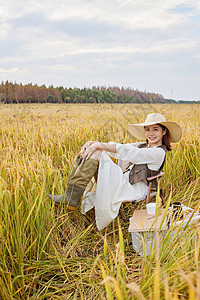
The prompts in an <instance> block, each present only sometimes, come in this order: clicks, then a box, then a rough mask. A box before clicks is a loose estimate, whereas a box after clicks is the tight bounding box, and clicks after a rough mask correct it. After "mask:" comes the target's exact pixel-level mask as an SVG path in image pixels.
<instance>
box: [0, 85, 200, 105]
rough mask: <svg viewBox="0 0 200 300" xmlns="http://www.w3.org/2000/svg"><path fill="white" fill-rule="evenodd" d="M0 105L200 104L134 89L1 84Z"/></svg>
mask: <svg viewBox="0 0 200 300" xmlns="http://www.w3.org/2000/svg"><path fill="white" fill-rule="evenodd" d="M0 103H6V104H9V103H182V104H183V103H190V104H191V103H200V101H190V100H188V101H185V100H179V101H176V100H173V99H166V98H164V97H163V96H162V95H161V94H159V93H153V92H147V91H139V90H138V89H133V88H132V87H121V88H120V87H118V86H114V87H106V86H93V87H92V88H86V87H84V88H78V87H74V88H66V87H63V86H59V87H54V86H53V85H50V86H48V87H47V86H46V85H44V84H43V85H41V86H38V85H37V84H32V83H28V84H25V85H23V84H22V83H19V84H18V83H16V82H15V83H12V82H9V81H8V80H7V81H5V82H3V81H2V82H1V84H0Z"/></svg>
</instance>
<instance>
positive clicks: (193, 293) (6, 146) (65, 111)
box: [0, 104, 200, 299]
mask: <svg viewBox="0 0 200 300" xmlns="http://www.w3.org/2000/svg"><path fill="white" fill-rule="evenodd" d="M154 111H159V112H161V113H164V114H165V116H166V118H167V119H170V120H173V121H177V122H178V123H179V124H180V125H181V127H182V129H183V138H182V140H181V142H179V143H178V144H175V145H174V146H173V151H172V153H169V154H168V157H167V161H166V164H165V169H164V172H165V176H164V180H163V183H162V184H163V187H164V195H165V200H166V201H167V199H168V197H169V195H170V193H171V197H172V201H181V202H182V203H184V204H186V205H189V206H190V207H192V208H195V207H196V206H197V205H198V203H199V199H200V184H199V183H200V179H199V178H200V175H199V173H200V157H199V150H200V142H199V141H200V140H199V136H200V121H199V117H198V116H199V114H200V106H199V105H195V104H192V105H175V104H171V105H169V104H167V105H166V104H162V105H154V104H153V105H136V104H135V105H122V104H121V105H114V104H113V105H110V104H109V105H108V104H105V105H101V104H96V105H63V104H59V105H57V104H56V105H47V104H44V105H1V106H0V117H1V118H0V137H1V142H0V154H1V155H0V159H1V163H0V205H1V209H0V298H1V299H86V298H87V299H105V298H108V299H131V298H133V299H134V298H136V299H145V298H148V299H159V298H160V299H179V298H180V299H198V297H199V298H200V296H199V295H200V284H199V282H200V280H199V279H200V272H199V250H200V242H199V239H198V237H199V234H200V231H199V229H198V228H193V227H191V226H188V228H186V229H185V231H183V230H181V228H179V229H178V230H177V234H176V236H175V237H173V238H172V237H171V236H170V234H172V233H170V231H169V232H168V234H167V237H166V238H165V240H164V242H163V244H162V247H160V248H158V247H157V248H156V247H155V248H154V250H153V251H152V253H151V255H150V256H149V257H144V258H142V257H140V256H138V255H137V253H135V252H134V250H133V249H132V246H131V245H130V241H131V237H130V234H129V233H128V222H125V221H124V220H122V219H120V218H118V220H114V221H113V223H112V224H110V225H109V226H108V227H107V228H106V230H103V231H101V232H99V231H98V230H97V229H96V226H95V224H91V217H90V215H88V216H86V217H85V216H82V215H81V213H80V211H79V209H78V210H76V211H75V212H68V211H67V210H66V209H65V208H63V207H54V206H52V204H51V203H50V201H49V199H48V194H49V193H50V192H52V191H53V192H54V193H55V194H56V193H59V194H60V193H63V192H64V190H65V187H66V185H67V179H68V175H69V172H70V169H71V167H72V164H73V162H74V159H75V155H76V154H77V153H78V152H79V150H80V147H81V145H82V144H83V143H85V142H86V141H87V140H99V141H111V140H114V141H117V142H123V143H125V142H131V141H136V139H134V138H133V137H131V136H130V135H129V134H128V133H127V131H126V126H127V124H129V123H133V122H138V121H139V122H140V121H143V120H144V118H145V116H146V115H147V114H148V113H150V112H154ZM138 207H139V208H144V203H140V204H139V205H138Z"/></svg>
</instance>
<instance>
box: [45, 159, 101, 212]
mask: <svg viewBox="0 0 200 300" xmlns="http://www.w3.org/2000/svg"><path fill="white" fill-rule="evenodd" d="M98 165H99V163H98V161H97V160H94V159H92V158H89V159H87V160H84V159H83V158H82V157H81V156H78V157H77V159H76V162H75V164H74V165H73V167H72V171H71V174H70V176H69V181H68V184H67V190H66V192H65V194H63V195H55V196H52V195H49V197H50V198H51V199H52V200H53V201H54V202H55V203H57V204H65V205H67V206H68V209H70V210H74V209H76V207H77V206H78V205H79V203H80V201H81V197H82V195H83V193H84V191H85V188H86V186H87V185H88V183H89V182H90V180H91V179H92V177H93V176H94V175H95V173H96V172H97V170H98Z"/></svg>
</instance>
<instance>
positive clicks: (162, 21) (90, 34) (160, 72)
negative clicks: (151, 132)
mask: <svg viewBox="0 0 200 300" xmlns="http://www.w3.org/2000/svg"><path fill="white" fill-rule="evenodd" d="M0 80H1V81H2V80H3V81H6V80H8V81H11V82H17V83H23V84H27V83H30V82H32V83H33V84H38V85H42V84H45V85H46V86H49V85H53V86H55V87H56V86H64V87H67V88H69V87H72V88H73V87H79V88H83V87H86V88H90V87H92V86H119V87H132V88H133V89H138V90H140V91H147V92H154V93H158V94H161V95H163V96H164V97H165V98H172V99H175V100H200V1H199V0H98V1H97V0H51V1H49V0H48V1H47V0H34V1H31V0H26V1H24V0H0Z"/></svg>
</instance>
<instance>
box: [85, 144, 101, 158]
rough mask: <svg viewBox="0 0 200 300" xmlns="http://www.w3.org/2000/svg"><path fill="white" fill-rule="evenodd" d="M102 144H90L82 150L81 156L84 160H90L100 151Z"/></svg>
mask: <svg viewBox="0 0 200 300" xmlns="http://www.w3.org/2000/svg"><path fill="white" fill-rule="evenodd" d="M100 144H101V143H99V142H92V143H91V142H88V143H86V144H85V145H84V146H83V147H82V148H81V154H82V157H83V158H84V159H88V158H90V156H91V155H92V154H93V153H94V152H95V151H96V150H98V149H99V146H100ZM82 149H83V150H82Z"/></svg>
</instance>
